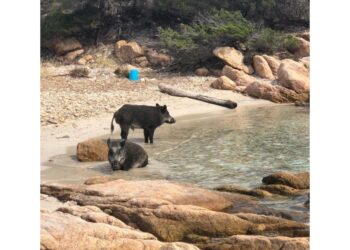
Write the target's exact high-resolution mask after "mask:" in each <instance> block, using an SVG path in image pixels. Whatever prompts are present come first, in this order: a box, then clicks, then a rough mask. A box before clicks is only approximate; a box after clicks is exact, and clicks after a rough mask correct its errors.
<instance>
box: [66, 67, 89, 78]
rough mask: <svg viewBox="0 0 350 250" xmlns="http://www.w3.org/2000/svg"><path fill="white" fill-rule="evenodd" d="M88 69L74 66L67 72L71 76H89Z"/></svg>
mask: <svg viewBox="0 0 350 250" xmlns="http://www.w3.org/2000/svg"><path fill="white" fill-rule="evenodd" d="M89 73H90V71H89V70H88V69H87V68H75V69H72V70H71V71H70V72H69V75H70V76H71V77H77V78H78V77H89Z"/></svg>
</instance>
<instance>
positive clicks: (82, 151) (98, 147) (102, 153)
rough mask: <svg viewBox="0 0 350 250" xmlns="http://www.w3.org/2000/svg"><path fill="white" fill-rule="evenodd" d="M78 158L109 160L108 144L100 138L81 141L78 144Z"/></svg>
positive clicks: (82, 159)
mask: <svg viewBox="0 0 350 250" xmlns="http://www.w3.org/2000/svg"><path fill="white" fill-rule="evenodd" d="M77 158H78V160H79V161H83V162H85V161H107V160H108V146H107V144H106V143H105V142H104V141H102V140H99V139H92V140H88V141H84V142H80V143H78V145H77Z"/></svg>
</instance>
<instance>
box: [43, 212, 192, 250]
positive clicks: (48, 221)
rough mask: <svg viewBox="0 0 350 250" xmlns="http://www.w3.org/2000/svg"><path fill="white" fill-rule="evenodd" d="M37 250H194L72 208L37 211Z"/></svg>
mask: <svg viewBox="0 0 350 250" xmlns="http://www.w3.org/2000/svg"><path fill="white" fill-rule="evenodd" d="M40 224H41V229H40V236H41V237H40V238H41V239H40V249H43V250H44V249H121V250H138V249H140V250H144V249H152V250H153V249H154V250H158V249H159V250H160V249H174V250H175V249H183V250H195V249H197V250H198V248H197V247H195V246H193V245H190V244H186V243H181V242H173V243H163V242H160V241H158V240H157V238H156V237H155V236H153V235H151V234H149V233H144V232H140V231H138V230H135V229H133V228H131V227H129V226H127V225H125V224H124V223H123V222H121V221H120V220H118V219H116V218H114V217H112V216H109V215H107V214H105V213H103V212H102V211H101V210H100V209H99V208H97V207H93V206H89V207H80V206H72V207H66V208H61V209H58V210H57V211H54V212H48V211H41V218H40Z"/></svg>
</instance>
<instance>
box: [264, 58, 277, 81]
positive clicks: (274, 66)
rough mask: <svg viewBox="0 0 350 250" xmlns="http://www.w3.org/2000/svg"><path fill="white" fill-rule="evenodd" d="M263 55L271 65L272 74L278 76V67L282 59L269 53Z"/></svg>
mask: <svg viewBox="0 0 350 250" xmlns="http://www.w3.org/2000/svg"><path fill="white" fill-rule="evenodd" d="M263 57H264V59H265V60H266V62H267V64H268V65H269V66H270V69H271V71H272V74H273V75H275V76H276V75H277V71H278V68H279V67H280V65H281V60H279V59H278V58H276V57H273V56H268V55H263Z"/></svg>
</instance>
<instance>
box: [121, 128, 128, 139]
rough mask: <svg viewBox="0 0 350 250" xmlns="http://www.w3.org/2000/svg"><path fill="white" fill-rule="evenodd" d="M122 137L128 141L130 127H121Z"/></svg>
mask: <svg viewBox="0 0 350 250" xmlns="http://www.w3.org/2000/svg"><path fill="white" fill-rule="evenodd" d="M120 131H121V132H120V136H121V138H122V139H125V140H126V139H127V138H128V134H129V126H127V125H120Z"/></svg>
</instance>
